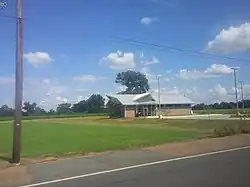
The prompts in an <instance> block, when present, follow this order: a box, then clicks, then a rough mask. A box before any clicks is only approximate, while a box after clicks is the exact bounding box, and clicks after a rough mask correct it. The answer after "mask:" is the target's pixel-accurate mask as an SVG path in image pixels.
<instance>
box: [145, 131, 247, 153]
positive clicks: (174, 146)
mask: <svg viewBox="0 0 250 187" xmlns="http://www.w3.org/2000/svg"><path fill="white" fill-rule="evenodd" d="M244 146H250V134H245V135H236V136H228V137H223V138H208V139H201V140H194V141H189V142H179V143H169V144H164V145H159V146H154V147H148V148H145V149H146V150H150V151H153V152H159V153H162V154H167V155H171V156H175V157H177V156H187V155H195V154H201V153H206V152H212V151H219V150H223V149H231V148H237V147H244Z"/></svg>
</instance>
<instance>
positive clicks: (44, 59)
mask: <svg viewBox="0 0 250 187" xmlns="http://www.w3.org/2000/svg"><path fill="white" fill-rule="evenodd" d="M23 57H24V59H26V60H27V62H28V63H30V64H32V65H33V66H35V67H38V66H39V65H42V64H49V63H50V62H51V61H52V59H51V57H50V55H49V54H48V53H46V52H29V53H26V54H24V55H23Z"/></svg>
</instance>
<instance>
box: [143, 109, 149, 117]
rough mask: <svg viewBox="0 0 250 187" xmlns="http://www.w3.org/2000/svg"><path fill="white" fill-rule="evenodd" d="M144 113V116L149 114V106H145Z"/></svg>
mask: <svg viewBox="0 0 250 187" xmlns="http://www.w3.org/2000/svg"><path fill="white" fill-rule="evenodd" d="M143 113H144V116H148V108H144V111H143Z"/></svg>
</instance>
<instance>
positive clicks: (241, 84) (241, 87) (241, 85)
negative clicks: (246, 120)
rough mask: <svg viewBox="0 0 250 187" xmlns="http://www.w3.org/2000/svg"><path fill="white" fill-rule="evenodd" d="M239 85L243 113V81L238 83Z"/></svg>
mask: <svg viewBox="0 0 250 187" xmlns="http://www.w3.org/2000/svg"><path fill="white" fill-rule="evenodd" d="M238 82H239V83H240V90H241V102H242V110H243V111H244V108H245V106H244V91H243V81H238Z"/></svg>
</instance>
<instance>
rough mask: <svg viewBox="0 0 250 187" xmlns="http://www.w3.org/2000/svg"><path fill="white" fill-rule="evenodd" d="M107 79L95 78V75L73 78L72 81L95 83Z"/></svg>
mask: <svg viewBox="0 0 250 187" xmlns="http://www.w3.org/2000/svg"><path fill="white" fill-rule="evenodd" d="M104 79H107V77H101V76H95V75H80V76H76V77H74V78H73V80H74V81H82V82H95V81H100V80H104Z"/></svg>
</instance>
